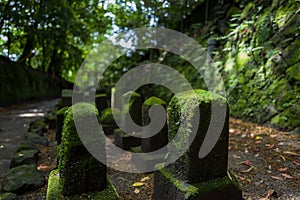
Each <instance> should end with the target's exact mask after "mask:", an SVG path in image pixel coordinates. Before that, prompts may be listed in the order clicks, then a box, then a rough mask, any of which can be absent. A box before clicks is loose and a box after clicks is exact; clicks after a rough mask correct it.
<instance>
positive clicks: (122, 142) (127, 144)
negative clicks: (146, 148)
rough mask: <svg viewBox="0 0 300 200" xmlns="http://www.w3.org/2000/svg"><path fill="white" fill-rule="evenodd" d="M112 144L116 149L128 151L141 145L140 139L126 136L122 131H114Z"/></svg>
mask: <svg viewBox="0 0 300 200" xmlns="http://www.w3.org/2000/svg"><path fill="white" fill-rule="evenodd" d="M137 135H138V134H137ZM114 143H115V144H116V145H117V146H118V147H120V148H122V149H124V150H130V149H131V148H132V147H137V146H140V145H141V138H138V137H133V136H131V135H127V134H126V133H124V132H123V131H122V130H120V129H115V130H114Z"/></svg>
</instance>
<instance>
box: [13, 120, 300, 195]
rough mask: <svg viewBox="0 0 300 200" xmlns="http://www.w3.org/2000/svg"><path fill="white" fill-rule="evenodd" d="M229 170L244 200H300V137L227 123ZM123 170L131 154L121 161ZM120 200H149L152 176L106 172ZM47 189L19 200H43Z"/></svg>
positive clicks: (50, 157)
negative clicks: (235, 179) (228, 124)
mask: <svg viewBox="0 0 300 200" xmlns="http://www.w3.org/2000/svg"><path fill="white" fill-rule="evenodd" d="M229 132H230V141H229V162H228V163H229V169H230V170H231V171H232V172H233V173H234V174H235V175H236V176H237V178H238V180H239V183H240V185H241V188H242V191H243V197H244V199H246V200H248V199H249V200H250V199H253V200H258V199H260V200H268V199H282V200H300V189H299V186H300V170H299V169H300V135H291V134H289V133H287V132H281V131H278V130H275V129H272V128H267V127H263V126H259V125H257V124H254V123H250V122H243V121H241V120H238V119H233V118H231V119H230V130H229ZM45 137H47V138H48V140H49V146H48V147H43V146H40V151H41V153H40V154H39V162H38V169H39V170H40V171H43V172H44V174H45V176H46V177H47V176H48V174H49V172H50V171H51V170H52V169H54V168H55V167H56V144H55V141H54V140H55V131H54V130H49V131H48V132H47V133H46V134H45ZM122 160H123V161H125V162H123V163H125V164H124V166H122V167H123V168H124V170H126V168H130V167H133V166H130V165H126V161H128V162H129V160H130V154H128V155H124V157H123V158H122ZM116 164H117V163H116ZM108 174H109V176H110V178H111V179H112V181H113V183H114V185H115V187H116V189H117V191H118V193H119V195H120V199H121V200H131V199H135V200H150V199H151V196H152V193H153V178H154V175H153V173H147V174H131V173H126V172H120V171H116V170H113V169H110V168H109V169H108ZM46 191H47V185H45V186H44V187H42V188H40V189H38V190H36V191H34V192H29V193H27V194H25V195H21V196H19V197H18V199H19V200H25V199H26V200H27V199H28V200H29V199H30V200H31V199H34V200H37V199H40V200H42V199H45V196H46Z"/></svg>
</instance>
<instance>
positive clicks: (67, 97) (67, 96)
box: [61, 89, 73, 107]
mask: <svg viewBox="0 0 300 200" xmlns="http://www.w3.org/2000/svg"><path fill="white" fill-rule="evenodd" d="M72 93H73V91H72V90H69V89H63V90H62V91H61V106H62V107H69V106H71V105H72Z"/></svg>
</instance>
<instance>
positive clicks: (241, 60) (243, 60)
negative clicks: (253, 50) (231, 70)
mask: <svg viewBox="0 0 300 200" xmlns="http://www.w3.org/2000/svg"><path fill="white" fill-rule="evenodd" d="M249 60H250V57H249V56H248V54H247V53H246V52H243V51H241V52H239V53H238V54H237V56H236V60H235V64H236V68H237V70H241V69H243V68H244V67H245V66H246V64H247V63H248V62H249Z"/></svg>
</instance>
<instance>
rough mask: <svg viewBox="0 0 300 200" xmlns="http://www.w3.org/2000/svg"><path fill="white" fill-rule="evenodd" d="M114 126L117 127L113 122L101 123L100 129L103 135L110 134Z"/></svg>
mask: <svg viewBox="0 0 300 200" xmlns="http://www.w3.org/2000/svg"><path fill="white" fill-rule="evenodd" d="M116 128H118V126H116V125H114V124H103V125H102V129H103V131H104V134H105V135H112V134H113V133H114V130H115V129H116Z"/></svg>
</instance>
